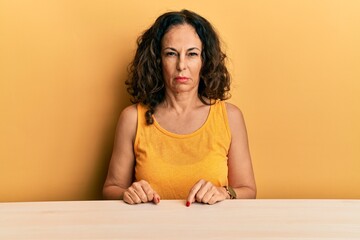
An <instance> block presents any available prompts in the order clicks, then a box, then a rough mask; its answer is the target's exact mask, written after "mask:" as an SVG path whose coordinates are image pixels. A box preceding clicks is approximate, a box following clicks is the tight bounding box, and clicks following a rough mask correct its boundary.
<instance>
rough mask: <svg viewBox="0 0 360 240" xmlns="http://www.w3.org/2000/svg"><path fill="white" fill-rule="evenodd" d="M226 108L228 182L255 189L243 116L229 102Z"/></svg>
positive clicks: (233, 185)
mask: <svg viewBox="0 0 360 240" xmlns="http://www.w3.org/2000/svg"><path fill="white" fill-rule="evenodd" d="M226 110H227V114H228V120H229V126H230V131H231V144H230V149H229V152H228V167H229V170H228V171H229V173H228V174H229V175H228V177H229V184H230V185H231V186H232V187H249V188H251V189H253V190H254V191H256V186H255V179H254V173H253V168H252V163H251V157H250V151H249V144H248V137H247V131H246V126H245V121H244V117H243V115H242V112H241V111H240V109H239V108H237V107H236V106H235V105H232V104H230V103H226Z"/></svg>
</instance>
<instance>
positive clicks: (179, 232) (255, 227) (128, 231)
mask: <svg viewBox="0 0 360 240" xmlns="http://www.w3.org/2000/svg"><path fill="white" fill-rule="evenodd" d="M0 239H360V200H226V201H223V202H220V203H217V204H215V205H212V206H210V205H203V204H192V205H191V206H190V207H186V206H185V202H184V201H178V200H162V201H161V203H160V204H159V205H154V204H152V203H147V204H140V205H127V204H125V203H124V202H122V201H63V202H19V203H0Z"/></svg>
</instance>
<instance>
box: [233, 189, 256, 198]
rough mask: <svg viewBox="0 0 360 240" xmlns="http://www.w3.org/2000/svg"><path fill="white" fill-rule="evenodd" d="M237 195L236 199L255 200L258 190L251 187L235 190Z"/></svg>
mask: <svg viewBox="0 0 360 240" xmlns="http://www.w3.org/2000/svg"><path fill="white" fill-rule="evenodd" d="M233 189H234V191H235V193H236V199H255V198H256V189H254V188H250V187H238V188H233Z"/></svg>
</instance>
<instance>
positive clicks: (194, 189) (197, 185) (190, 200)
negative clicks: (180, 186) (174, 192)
mask: <svg viewBox="0 0 360 240" xmlns="http://www.w3.org/2000/svg"><path fill="white" fill-rule="evenodd" d="M204 182H205V181H204V180H203V179H201V180H199V181H198V182H197V183H195V185H194V186H193V187H192V188H191V190H190V192H189V195H188V197H187V201H186V206H187V207H189V206H190V204H191V203H193V202H195V196H196V194H197V192H198V191H199V189H200V188H201V186H202V185H203V184H204Z"/></svg>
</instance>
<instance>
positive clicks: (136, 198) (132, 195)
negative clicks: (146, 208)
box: [128, 187, 141, 203]
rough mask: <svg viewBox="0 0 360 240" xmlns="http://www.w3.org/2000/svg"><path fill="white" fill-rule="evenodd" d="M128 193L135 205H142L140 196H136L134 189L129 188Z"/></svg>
mask: <svg viewBox="0 0 360 240" xmlns="http://www.w3.org/2000/svg"><path fill="white" fill-rule="evenodd" d="M128 193H129V197H130V198H131V200H132V201H133V202H134V203H141V199H140V198H139V196H138V195H137V194H136V191H135V189H134V188H133V187H129V188H128Z"/></svg>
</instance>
